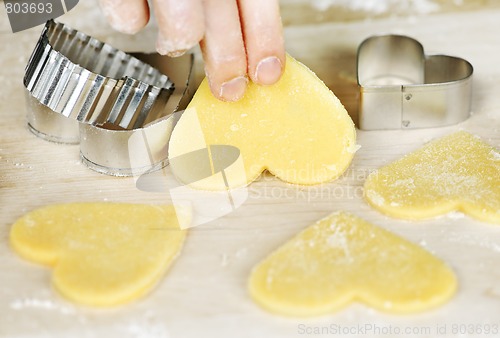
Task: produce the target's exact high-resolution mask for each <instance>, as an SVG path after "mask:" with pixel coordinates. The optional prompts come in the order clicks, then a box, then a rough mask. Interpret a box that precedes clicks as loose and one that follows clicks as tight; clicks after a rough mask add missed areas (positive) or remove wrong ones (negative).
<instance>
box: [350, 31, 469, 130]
mask: <svg viewBox="0 0 500 338" xmlns="http://www.w3.org/2000/svg"><path fill="white" fill-rule="evenodd" d="M472 73H473V67H472V65H471V64H470V63H469V62H468V61H466V60H464V59H461V58H458V57H453V56H447V55H425V53H424V48H423V46H422V44H420V43H419V42H418V41H417V40H415V39H413V38H410V37H408V36H402V35H382V36H372V37H369V38H367V39H366V40H364V41H363V42H362V43H361V45H360V46H359V49H358V56H357V77H358V86H359V90H360V96H359V125H360V128H361V129H364V130H377V129H413V128H428V127H440V126H447V125H451V124H456V123H459V122H461V121H464V120H466V119H467V118H468V117H469V116H470V112H471V98H472Z"/></svg>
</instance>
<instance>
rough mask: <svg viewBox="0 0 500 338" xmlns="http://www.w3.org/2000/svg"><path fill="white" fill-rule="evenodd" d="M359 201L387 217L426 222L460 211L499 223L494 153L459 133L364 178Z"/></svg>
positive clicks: (499, 157) (499, 169)
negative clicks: (363, 200) (362, 198)
mask: <svg viewBox="0 0 500 338" xmlns="http://www.w3.org/2000/svg"><path fill="white" fill-rule="evenodd" d="M364 193H365V198H366V199H367V200H368V202H369V203H370V204H371V205H372V206H373V207H374V208H376V209H378V210H379V211H381V212H383V213H385V214H387V215H389V216H393V217H398V218H405V219H415V220H417V219H426V218H431V217H435V216H437V215H442V214H446V213H447V212H450V211H461V212H464V213H466V214H468V215H470V216H471V217H474V218H476V219H478V220H480V221H484V222H491V223H499V224H500V154H499V152H498V150H497V149H495V148H493V147H492V146H490V145H489V144H487V143H485V142H483V141H481V139H480V138H479V137H477V136H474V135H472V134H469V133H467V132H465V131H460V132H457V133H453V134H451V135H447V136H445V137H443V138H440V139H438V140H435V141H432V142H430V143H428V144H427V145H425V146H424V147H422V148H421V149H419V150H417V151H415V152H413V153H410V154H408V155H406V156H404V157H403V158H401V159H399V160H397V161H395V162H393V163H391V164H389V165H387V166H385V167H383V168H381V169H379V170H378V171H376V172H374V173H372V174H370V175H369V176H368V178H367V180H366V182H365V185H364Z"/></svg>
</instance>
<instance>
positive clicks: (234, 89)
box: [219, 76, 248, 102]
mask: <svg viewBox="0 0 500 338" xmlns="http://www.w3.org/2000/svg"><path fill="white" fill-rule="evenodd" d="M247 84H248V80H247V78H246V77H245V76H239V77H236V78H234V79H232V80H230V81H227V82H224V83H223V84H222V86H221V87H220V93H219V96H220V98H221V99H222V100H224V101H230V102H233V101H238V100H239V99H241V98H242V97H243V94H245V90H246V88H247Z"/></svg>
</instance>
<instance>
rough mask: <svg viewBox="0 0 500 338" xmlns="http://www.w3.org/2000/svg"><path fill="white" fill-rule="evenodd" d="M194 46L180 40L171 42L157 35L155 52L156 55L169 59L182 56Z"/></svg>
mask: <svg viewBox="0 0 500 338" xmlns="http://www.w3.org/2000/svg"><path fill="white" fill-rule="evenodd" d="M194 45H195V44H190V43H189V42H187V41H182V40H178V41H171V40H169V39H165V38H164V37H163V36H162V35H161V34H159V35H158V39H157V40H156V50H157V51H158V53H160V54H161V55H168V56H171V57H177V56H181V55H183V54H184V53H186V51H187V50H189V49H190V48H191V47H192V46H194Z"/></svg>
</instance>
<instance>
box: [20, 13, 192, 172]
mask: <svg viewBox="0 0 500 338" xmlns="http://www.w3.org/2000/svg"><path fill="white" fill-rule="evenodd" d="M151 65H155V66H157V68H159V69H160V70H158V69H157V68H155V67H153V66H151ZM193 65H194V57H193V55H185V56H183V57H181V58H177V59H172V58H168V57H165V56H161V55H159V54H142V53H136V54H127V53H125V52H123V51H121V50H118V49H115V48H113V47H112V46H110V45H108V44H106V43H103V42H101V41H99V40H97V39H94V38H92V37H90V36H88V35H85V34H84V33H81V32H79V31H76V30H74V29H71V28H69V27H67V26H65V25H63V24H61V23H56V22H54V21H52V20H50V21H48V22H47V24H46V25H45V27H44V29H43V31H42V34H41V36H40V39H39V41H38V43H37V45H36V47H35V49H34V51H33V54H32V56H31V58H30V60H29V62H28V65H27V67H26V73H25V77H24V85H25V87H26V100H27V107H28V111H27V118H28V126H29V129H30V130H31V131H32V132H33V133H34V134H35V135H37V136H39V137H42V138H44V139H47V140H49V141H55V142H59V143H73V144H75V143H80V154H81V158H82V160H83V162H84V163H85V164H86V165H87V166H88V167H89V168H91V169H93V170H96V171H98V172H101V173H105V174H109V175H115V176H131V175H140V174H142V173H144V172H146V171H151V170H155V169H160V168H162V167H164V166H165V165H167V164H168V160H167V157H168V141H169V139H170V134H171V132H172V129H173V127H174V126H175V123H176V122H177V120H178V118H179V116H180V114H181V112H180V110H181V109H183V108H184V107H185V106H186V105H187V103H188V102H189V100H190V97H191V96H192V90H191V88H190V86H191V76H192V73H193ZM165 73H168V74H169V75H170V77H169V76H166V75H165ZM174 82H175V83H177V84H180V86H179V85H178V86H174Z"/></svg>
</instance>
